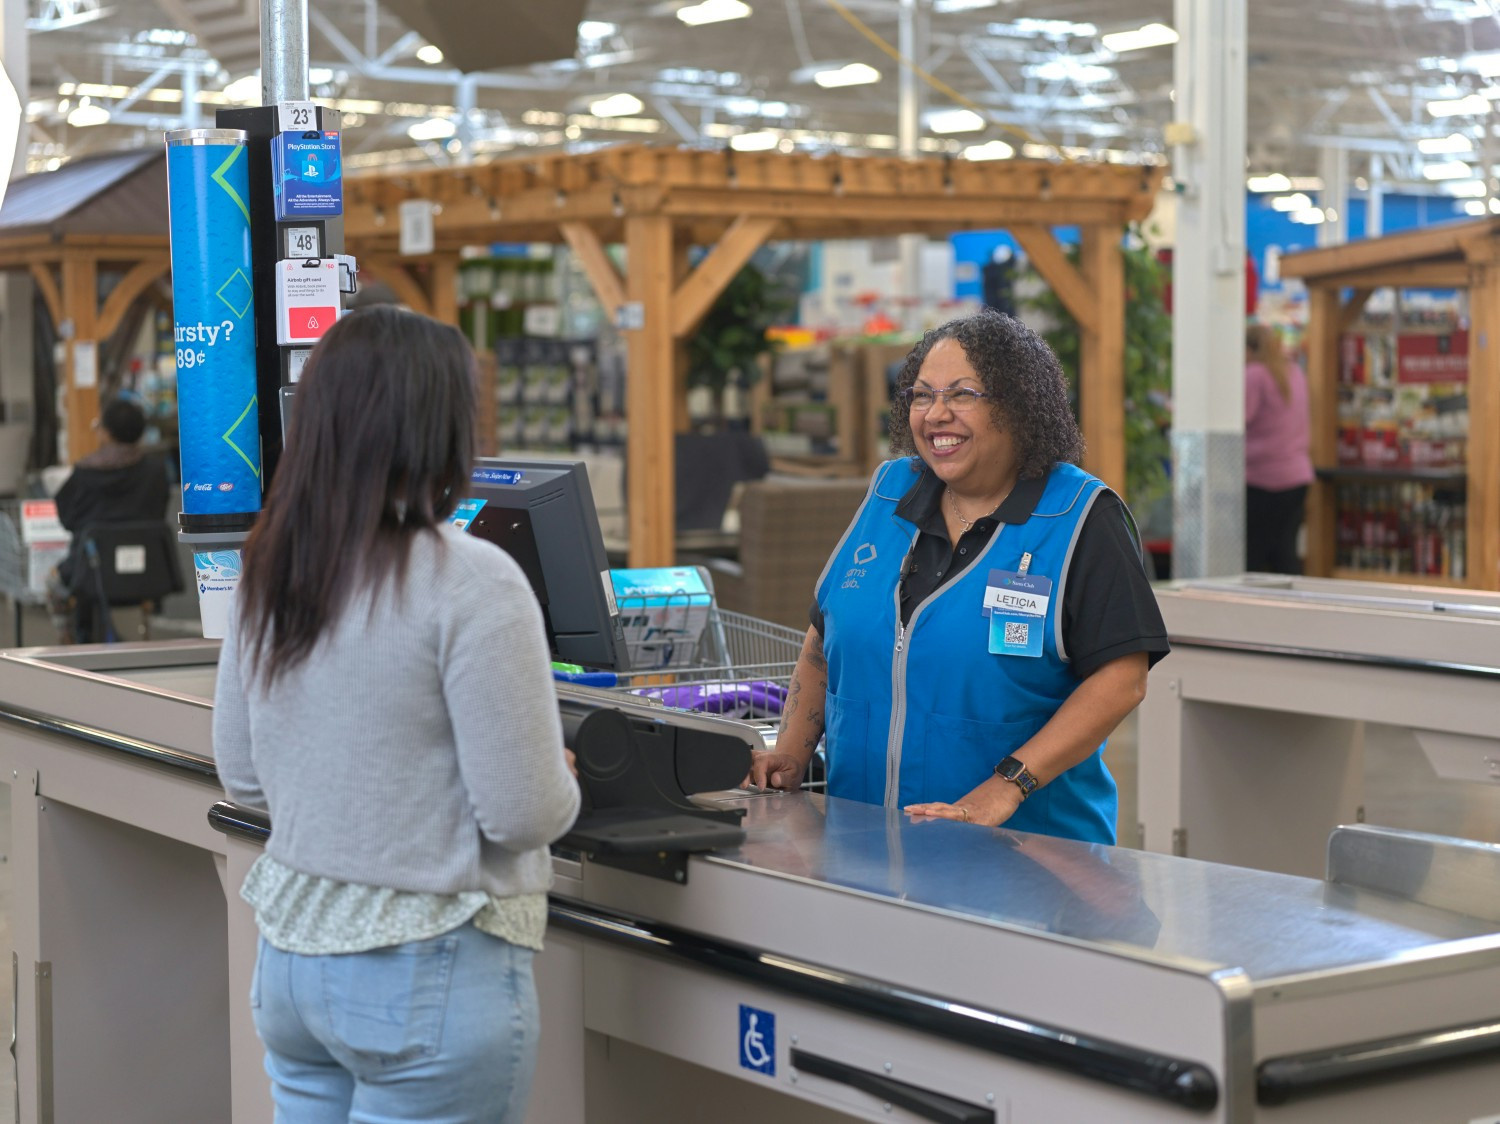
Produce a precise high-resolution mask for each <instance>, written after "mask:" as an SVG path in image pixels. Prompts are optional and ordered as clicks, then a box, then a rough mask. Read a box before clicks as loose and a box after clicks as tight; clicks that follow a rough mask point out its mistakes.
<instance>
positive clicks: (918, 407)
mask: <svg viewBox="0 0 1500 1124" xmlns="http://www.w3.org/2000/svg"><path fill="white" fill-rule="evenodd" d="M988 397H989V395H988V394H986V393H985V392H984V391H982V390H975V389H974V388H973V387H969V386H950V387H948V388H947V389H946V390H932V389H929V388H928V387H925V386H909V387H907V388H906V389H905V390H903V391H901V394H900V398H901V401H902V402H904V403H905V404H906V408H907V409H908V410H914V411H916V412H917V413H919V414H925V413H926V412H927V411H928V410H930V409H932V407H933V404H934V403H935V402H937V400H938V399H939V398H941V399H942V400H943V401H944V402H946V403H947V404H948V409H950V410H952V411H953V412H954V413H955V414H963V413H967V412H968V411H970V410H972V409H973V408H974V407H975V406H977V405H979V400H980V399H981V398H988Z"/></svg>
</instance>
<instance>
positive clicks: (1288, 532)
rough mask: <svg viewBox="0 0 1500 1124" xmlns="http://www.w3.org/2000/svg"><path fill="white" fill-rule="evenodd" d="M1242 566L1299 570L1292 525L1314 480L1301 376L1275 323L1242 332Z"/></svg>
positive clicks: (1274, 570)
mask: <svg viewBox="0 0 1500 1124" xmlns="http://www.w3.org/2000/svg"><path fill="white" fill-rule="evenodd" d="M1245 358H1246V363H1245V569H1247V570H1250V571H1258V572H1264V573H1272V574H1300V573H1301V572H1302V560H1301V559H1300V558H1299V557H1298V556H1297V531H1298V529H1299V528H1300V527H1301V526H1302V513H1303V510H1304V508H1305V507H1306V505H1307V486H1308V485H1309V484H1311V483H1312V481H1313V467H1312V459H1311V457H1310V456H1309V455H1308V448H1309V440H1310V437H1309V432H1308V431H1309V420H1308V410H1307V376H1306V375H1305V374H1303V372H1302V368H1301V367H1299V366H1298V365H1297V364H1296V363H1295V362H1294V361H1293V360H1291V359H1290V358H1288V356H1287V354H1286V350H1285V349H1284V348H1283V347H1282V344H1281V337H1280V336H1279V335H1277V334H1276V330H1275V329H1274V328H1269V327H1267V326H1266V325H1264V324H1252V325H1251V326H1250V327H1249V328H1248V329H1247V330H1246V332H1245Z"/></svg>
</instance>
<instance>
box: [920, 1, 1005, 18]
mask: <svg viewBox="0 0 1500 1124" xmlns="http://www.w3.org/2000/svg"><path fill="white" fill-rule="evenodd" d="M999 2H1000V0H932V10H933V11H934V12H937V13H938V14H939V15H944V14H946V13H948V12H972V11H974V9H976V8H993V7H994V6H995V5H996V4H998V3H999Z"/></svg>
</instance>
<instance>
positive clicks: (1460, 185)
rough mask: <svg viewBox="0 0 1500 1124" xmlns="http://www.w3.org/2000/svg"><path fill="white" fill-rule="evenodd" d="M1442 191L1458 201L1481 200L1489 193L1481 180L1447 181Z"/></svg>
mask: <svg viewBox="0 0 1500 1124" xmlns="http://www.w3.org/2000/svg"><path fill="white" fill-rule="evenodd" d="M1442 190H1443V191H1444V192H1445V193H1446V194H1448V195H1452V196H1455V197H1456V198H1459V199H1483V198H1484V197H1485V196H1486V195H1488V194H1489V193H1490V189H1489V188H1488V187H1486V186H1485V184H1484V181H1483V180H1448V181H1446V182H1445V183H1444V184H1443V185H1442Z"/></svg>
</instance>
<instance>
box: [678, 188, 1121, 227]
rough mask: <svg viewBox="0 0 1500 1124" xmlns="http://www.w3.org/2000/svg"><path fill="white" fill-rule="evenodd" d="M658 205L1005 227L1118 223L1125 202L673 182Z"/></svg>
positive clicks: (721, 212)
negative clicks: (747, 187)
mask: <svg viewBox="0 0 1500 1124" xmlns="http://www.w3.org/2000/svg"><path fill="white" fill-rule="evenodd" d="M662 210H663V211H665V212H666V213H667V214H670V215H679V216H692V217H697V218H703V217H710V218H711V217H715V216H723V217H732V216H738V215H744V214H752V215H766V216H774V217H776V218H788V219H801V220H803V223H804V225H811V223H812V221H813V220H816V219H823V220H827V221H829V222H831V223H835V224H838V223H848V222H849V221H850V220H855V221H860V222H884V223H896V224H903V225H904V224H911V225H914V226H920V227H924V228H928V229H943V228H946V227H952V226H955V225H962V224H981V225H983V224H987V225H989V226H992V227H1010V226H1012V225H1014V224H1015V223H1018V222H1034V223H1046V224H1049V225H1057V226H1068V225H1073V224H1075V223H1076V224H1078V225H1087V224H1090V223H1100V224H1105V223H1112V224H1114V225H1117V226H1123V225H1124V223H1125V205H1124V204H1123V203H1120V202H1116V201H1115V200H1112V199H1078V200H1071V199H1065V200H1055V199H1054V200H1044V199H1038V198H1030V199H1007V198H988V199H972V198H960V197H958V196H948V195H899V194H891V195H878V196H855V195H843V196H838V195H805V194H800V193H792V192H776V191H747V190H744V189H734V190H723V189H718V188H690V187H677V188H672V189H671V190H670V191H668V192H667V194H666V198H665V199H664V201H663V204H662Z"/></svg>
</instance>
